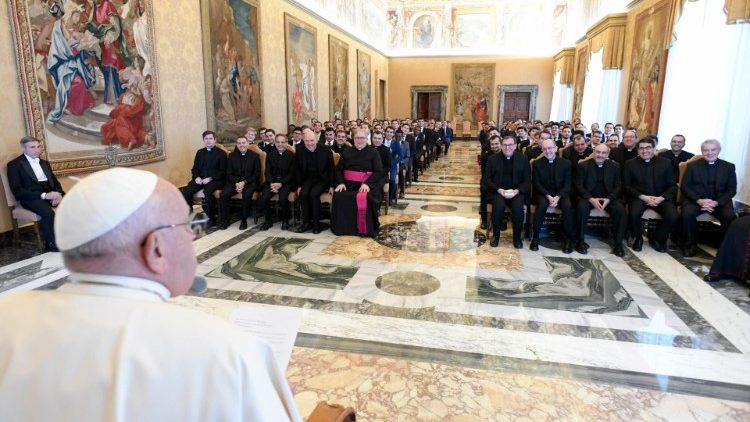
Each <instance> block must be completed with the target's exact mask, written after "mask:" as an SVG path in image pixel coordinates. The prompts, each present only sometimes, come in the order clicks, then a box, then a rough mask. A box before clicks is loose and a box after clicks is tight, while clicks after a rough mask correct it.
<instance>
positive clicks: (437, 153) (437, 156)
mask: <svg viewBox="0 0 750 422" xmlns="http://www.w3.org/2000/svg"><path fill="white" fill-rule="evenodd" d="M442 146H443V144H435V160H438V159H440V153H441V152H442V149H443V148H442Z"/></svg>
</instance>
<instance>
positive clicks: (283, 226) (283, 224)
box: [281, 220, 289, 230]
mask: <svg viewBox="0 0 750 422" xmlns="http://www.w3.org/2000/svg"><path fill="white" fill-rule="evenodd" d="M281 230H289V222H288V221H286V220H284V221H282V222H281Z"/></svg>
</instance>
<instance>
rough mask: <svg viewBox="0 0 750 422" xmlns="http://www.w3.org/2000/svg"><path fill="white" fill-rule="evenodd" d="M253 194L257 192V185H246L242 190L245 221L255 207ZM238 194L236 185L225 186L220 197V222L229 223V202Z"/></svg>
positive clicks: (242, 215) (242, 216) (243, 217)
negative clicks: (253, 206) (252, 207)
mask: <svg viewBox="0 0 750 422" xmlns="http://www.w3.org/2000/svg"><path fill="white" fill-rule="evenodd" d="M253 192H255V185H250V184H245V187H244V188H243V189H242V214H241V218H242V219H243V220H245V219H247V217H248V216H249V215H250V207H251V206H252V205H253ZM236 193H237V190H236V189H235V187H234V183H231V184H228V185H225V186H224V188H223V189H222V190H221V195H219V220H220V221H229V200H230V199H232V197H233V196H234V195H235V194H236Z"/></svg>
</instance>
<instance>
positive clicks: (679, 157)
mask: <svg viewBox="0 0 750 422" xmlns="http://www.w3.org/2000/svg"><path fill="white" fill-rule="evenodd" d="M669 147H670V148H669V151H664V152H662V153H661V154H659V157H661V158H666V159H667V160H669V161H671V162H672V170H673V171H674V177H675V180H678V181H679V180H680V163H682V162H684V161H687V160H689V159H691V158H693V153H690V152H687V151H685V150H684V149H683V148H685V137H684V136H682V135H680V134H677V135H675V136H673V137H672V140H671V141H670V142H669Z"/></svg>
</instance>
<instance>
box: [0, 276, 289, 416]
mask: <svg viewBox="0 0 750 422" xmlns="http://www.w3.org/2000/svg"><path fill="white" fill-rule="evenodd" d="M73 279H74V280H75V281H76V282H74V283H68V284H64V285H62V286H61V287H60V288H59V289H58V290H56V291H47V292H24V293H18V294H14V295H10V296H8V297H3V298H0V421H139V422H142V421H181V422H187V421H196V422H197V421H201V422H203V421H274V422H276V421H287V420H292V421H299V420H301V419H300V417H299V414H298V412H297V410H296V407H295V404H294V399H293V398H292V394H291V392H290V390H289V386H288V384H287V382H286V380H285V378H284V376H283V374H282V372H281V371H280V370H279V367H278V365H277V363H276V360H275V358H274V357H273V355H272V353H271V350H270V349H269V347H268V345H267V344H266V343H265V342H263V341H260V340H257V339H255V338H253V337H252V336H250V335H249V334H246V333H244V332H242V331H240V330H239V329H238V328H236V327H234V326H232V325H231V324H229V323H228V322H226V321H223V320H221V319H219V318H215V317H212V316H210V315H207V314H202V313H200V312H198V311H194V310H191V309H187V308H182V307H180V306H177V305H173V304H169V303H166V301H167V299H168V298H169V291H168V290H167V289H166V288H165V287H164V286H163V285H161V284H159V283H156V282H153V281H149V280H144V279H135V278H128V277H119V276H100V275H96V276H91V275H82V274H73Z"/></svg>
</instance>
